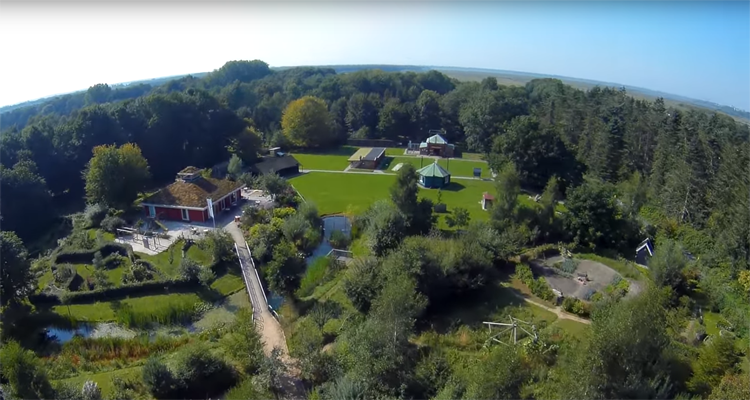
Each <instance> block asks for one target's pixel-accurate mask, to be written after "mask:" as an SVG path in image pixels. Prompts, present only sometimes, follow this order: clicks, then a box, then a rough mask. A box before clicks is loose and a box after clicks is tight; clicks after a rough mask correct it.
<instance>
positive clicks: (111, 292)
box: [29, 278, 201, 305]
mask: <svg viewBox="0 0 750 400" xmlns="http://www.w3.org/2000/svg"><path fill="white" fill-rule="evenodd" d="M200 285H201V284H200V282H198V281H189V280H186V279H181V278H176V279H170V280H161V281H147V282H137V283H130V284H125V285H122V286H119V287H114V288H107V289H95V290H90V291H86V292H67V293H64V294H62V295H61V296H59V297H58V296H55V295H50V294H46V293H39V294H34V295H31V296H29V300H30V301H31V302H32V303H33V304H35V305H41V304H50V305H59V304H63V303H64V301H65V300H67V304H85V303H93V302H97V301H111V300H116V299H121V298H125V297H130V296H133V297H136V296H146V295H151V294H155V293H157V292H165V291H169V290H174V289H188V288H197V287H199V286H200Z"/></svg>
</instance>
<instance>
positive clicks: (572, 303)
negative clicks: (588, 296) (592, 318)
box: [562, 297, 589, 317]
mask: <svg viewBox="0 0 750 400" xmlns="http://www.w3.org/2000/svg"><path fill="white" fill-rule="evenodd" d="M562 308H563V310H565V311H567V312H570V313H573V314H576V315H580V316H582V317H586V316H588V315H589V306H588V305H587V304H586V303H584V302H583V301H581V300H579V299H576V298H575V297H566V298H565V299H564V300H563V302H562Z"/></svg>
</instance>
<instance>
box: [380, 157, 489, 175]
mask: <svg viewBox="0 0 750 400" xmlns="http://www.w3.org/2000/svg"><path fill="white" fill-rule="evenodd" d="M389 159H390V160H386V162H387V166H388V167H387V169H388V170H391V171H392V170H393V168H394V167H395V166H396V165H398V164H399V163H409V164H412V165H414V167H415V168H417V169H419V168H421V167H423V166H427V165H429V164H430V163H433V162H435V159H434V158H430V157H392V158H391V157H389ZM438 164H439V165H440V166H441V167H443V168H445V169H447V170H448V172H450V173H451V175H454V176H468V177H472V176H474V168H481V169H482V178H490V177H491V176H492V175H491V174H490V170H489V166H488V165H487V163H485V162H481V161H468V160H462V159H458V158H451V159H438Z"/></svg>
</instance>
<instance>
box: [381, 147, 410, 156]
mask: <svg viewBox="0 0 750 400" xmlns="http://www.w3.org/2000/svg"><path fill="white" fill-rule="evenodd" d="M405 150H406V149H405V148H401V147H386V148H385V155H386V156H391V157H394V156H403V155H404V151H405Z"/></svg>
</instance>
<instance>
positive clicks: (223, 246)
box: [185, 230, 237, 264]
mask: <svg viewBox="0 0 750 400" xmlns="http://www.w3.org/2000/svg"><path fill="white" fill-rule="evenodd" d="M202 242H203V243H205V244H207V245H208V248H209V249H210V250H211V256H212V261H213V263H214V264H216V263H219V262H234V261H235V259H236V258H237V255H236V253H235V252H234V243H235V242H234V239H232V236H231V235H230V234H229V232H227V231H225V230H212V231H211V232H209V233H208V235H206V237H205V238H204V239H203V240H202ZM185 252H187V250H185Z"/></svg>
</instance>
